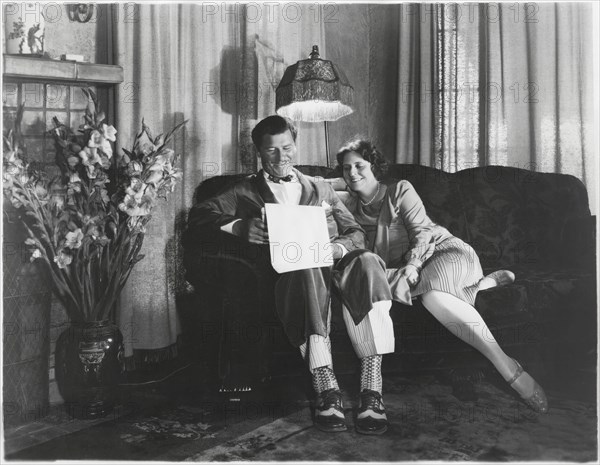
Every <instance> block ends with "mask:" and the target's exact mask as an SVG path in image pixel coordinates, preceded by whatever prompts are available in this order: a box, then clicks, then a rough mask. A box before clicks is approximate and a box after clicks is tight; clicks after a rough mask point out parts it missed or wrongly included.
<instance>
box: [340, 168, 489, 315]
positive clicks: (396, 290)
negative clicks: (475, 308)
mask: <svg viewBox="0 0 600 465" xmlns="http://www.w3.org/2000/svg"><path fill="white" fill-rule="evenodd" d="M346 205H347V207H348V209H349V210H350V211H351V212H352V213H353V214H354V216H355V218H356V220H357V222H358V223H359V224H360V225H361V226H362V227H363V229H364V230H365V232H366V233H367V244H368V247H369V249H370V250H372V251H373V252H375V253H376V254H377V255H379V256H380V257H381V258H382V259H383V260H384V261H385V263H386V266H387V268H388V271H387V273H388V281H389V283H390V287H391V288H392V292H393V294H394V295H395V296H396V295H402V294H404V297H403V298H398V299H396V298H395V300H400V301H404V302H407V301H408V302H410V299H411V298H415V297H416V296H419V295H421V294H424V293H425V292H428V291H431V290H437V291H442V292H447V293H448V294H452V295H454V296H456V297H458V298H459V299H461V300H463V301H465V302H468V303H469V304H471V305H473V304H474V303H475V297H476V294H477V291H478V290H479V282H480V281H481V279H482V278H483V271H482V269H481V264H480V263H479V258H478V257H477V254H476V253H475V251H474V250H473V249H472V248H471V246H469V245H468V244H466V243H465V242H463V241H462V240H461V239H459V238H457V237H455V236H453V235H452V234H450V232H449V231H448V230H447V229H446V228H443V227H442V226H439V225H438V224H435V223H434V222H433V221H431V219H430V218H429V217H428V216H427V213H426V212H425V207H424V206H423V202H422V201H421V198H420V197H419V195H418V194H417V192H416V191H415V189H414V188H413V186H412V184H411V183H410V182H408V181H405V180H404V181H400V182H398V183H396V184H392V185H390V186H387V192H386V193H385V195H384V197H383V200H382V201H380V202H377V203H376V204H373V205H368V206H363V205H362V203H361V202H360V201H359V199H358V196H356V195H351V196H350V198H349V199H348V200H347V202H346ZM406 265H414V266H416V267H417V269H419V270H420V273H419V281H418V283H417V285H416V286H415V287H413V288H410V290H409V288H408V286H407V285H406V282H405V280H404V278H401V277H400V270H401V269H402V268H403V267H404V266H406ZM409 294H410V295H409Z"/></svg>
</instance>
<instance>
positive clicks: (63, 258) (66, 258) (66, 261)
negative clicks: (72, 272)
mask: <svg viewBox="0 0 600 465" xmlns="http://www.w3.org/2000/svg"><path fill="white" fill-rule="evenodd" d="M72 261H73V257H72V256H71V255H69V254H66V253H64V252H63V251H62V250H61V251H59V252H58V255H56V257H54V263H56V264H57V265H58V267H59V268H60V269H64V268H66V267H67V266H69V265H70V264H71V262H72Z"/></svg>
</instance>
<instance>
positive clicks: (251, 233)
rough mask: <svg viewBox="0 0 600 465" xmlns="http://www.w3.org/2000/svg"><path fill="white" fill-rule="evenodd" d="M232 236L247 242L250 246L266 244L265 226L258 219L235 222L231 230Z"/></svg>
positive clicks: (267, 241) (267, 238)
mask: <svg viewBox="0 0 600 465" xmlns="http://www.w3.org/2000/svg"><path fill="white" fill-rule="evenodd" d="M231 232H233V234H235V235H236V236H238V237H241V238H242V239H245V240H247V241H248V242H250V243H251V244H268V243H269V233H268V232H267V225H266V224H265V223H264V222H263V221H262V220H261V219H259V218H251V219H249V220H240V221H237V222H236V223H235V224H234V225H233V228H232V230H231Z"/></svg>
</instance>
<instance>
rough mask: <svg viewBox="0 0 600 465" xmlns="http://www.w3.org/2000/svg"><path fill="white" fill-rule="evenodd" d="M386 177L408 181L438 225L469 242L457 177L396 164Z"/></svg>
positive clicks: (418, 167) (417, 166) (440, 171)
mask: <svg viewBox="0 0 600 465" xmlns="http://www.w3.org/2000/svg"><path fill="white" fill-rule="evenodd" d="M387 177H388V178H389V181H390V182H391V181H398V180H401V179H406V180H407V181H409V182H410V183H411V184H412V185H413V187H414V188H415V190H416V191H417V194H419V197H421V200H422V201H423V205H424V206H425V210H426V211H427V215H428V216H429V217H430V218H431V219H432V220H433V221H434V222H435V223H437V224H439V225H440V226H443V227H445V228H446V229H448V231H450V233H452V234H453V235H455V236H456V237H459V238H461V239H462V240H464V241H466V240H467V239H468V237H467V224H466V221H465V215H464V211H463V206H462V203H461V198H460V190H459V188H460V185H459V179H458V178H457V177H456V175H455V174H453V173H446V172H444V171H442V170H438V169H435V168H430V167H428V166H421V165H404V164H395V165H391V166H390V167H389V170H388V176H387Z"/></svg>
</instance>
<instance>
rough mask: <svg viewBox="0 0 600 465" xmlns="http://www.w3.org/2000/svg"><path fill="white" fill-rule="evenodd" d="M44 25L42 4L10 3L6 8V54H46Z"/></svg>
mask: <svg viewBox="0 0 600 465" xmlns="http://www.w3.org/2000/svg"><path fill="white" fill-rule="evenodd" d="M44 24H45V19H44V15H43V14H42V8H41V6H40V3H10V4H7V5H6V6H5V10H4V26H5V30H6V53H9V54H18V55H39V56H41V55H43V54H44Z"/></svg>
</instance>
